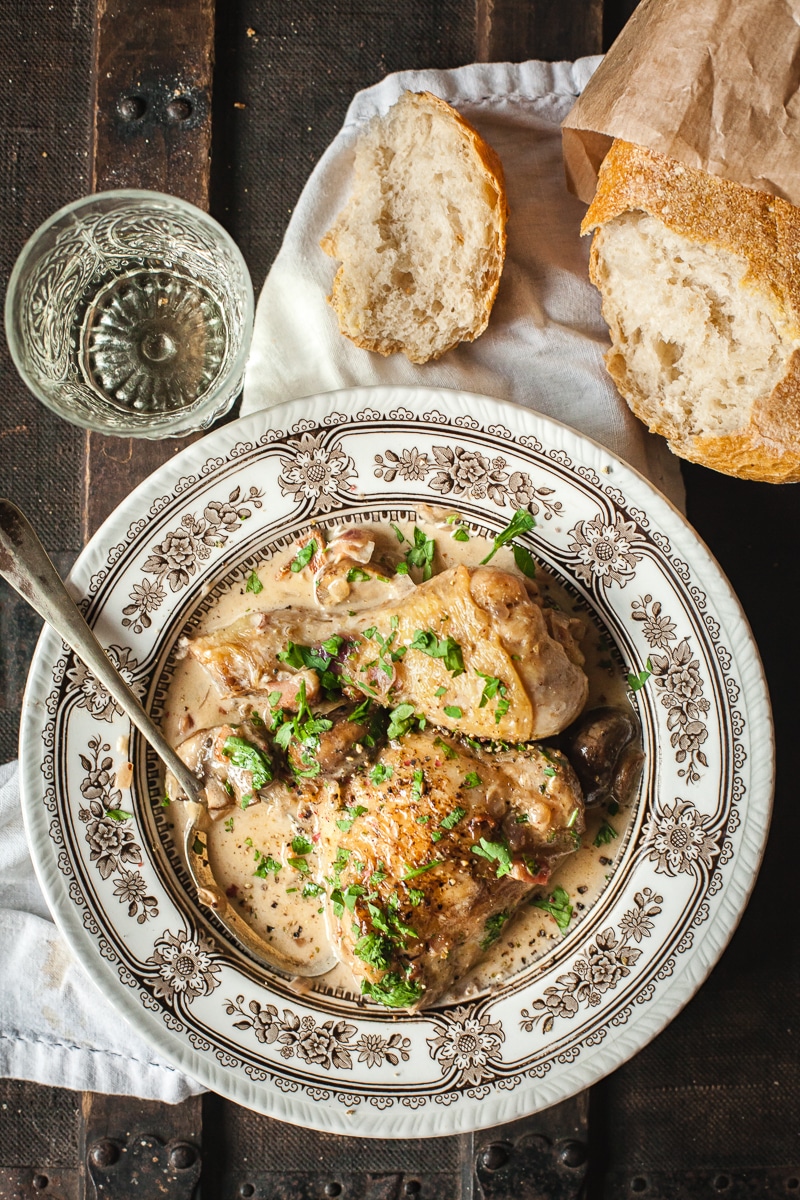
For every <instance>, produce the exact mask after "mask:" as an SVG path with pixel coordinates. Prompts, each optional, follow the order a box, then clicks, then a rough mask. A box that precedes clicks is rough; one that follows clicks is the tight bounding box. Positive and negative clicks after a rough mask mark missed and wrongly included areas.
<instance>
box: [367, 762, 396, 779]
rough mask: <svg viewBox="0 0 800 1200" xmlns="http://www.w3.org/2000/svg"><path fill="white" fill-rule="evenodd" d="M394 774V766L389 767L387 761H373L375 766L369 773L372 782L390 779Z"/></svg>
mask: <svg viewBox="0 0 800 1200" xmlns="http://www.w3.org/2000/svg"><path fill="white" fill-rule="evenodd" d="M393 775H394V767H390V766H389V765H388V764H387V763H382V762H379V763H375V766H374V767H373V768H372V770H371V771H370V773H369V777H370V779H371V780H372V782H373V783H374V784H379V783H383V781H384V780H385V779H391V778H392V776H393Z"/></svg>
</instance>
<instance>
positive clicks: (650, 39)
mask: <svg viewBox="0 0 800 1200" xmlns="http://www.w3.org/2000/svg"><path fill="white" fill-rule="evenodd" d="M613 138H623V139H625V140H626V141H629V142H637V143H638V144H639V145H643V146H648V147H649V148H650V149H651V150H656V151H659V152H660V153H661V154H666V155H669V157H670V158H676V159H678V160H680V161H681V162H684V163H686V165H687V166H690V167H701V168H703V169H704V170H706V171H708V172H710V173H711V174H713V175H721V176H723V177H724V178H726V179H732V180H735V181H736V182H738V183H742V184H744V185H745V186H747V187H752V188H756V189H758V190H759V191H762V192H771V193H772V194H773V195H775V196H781V197H783V198H784V199H785V200H789V201H790V202H791V203H792V204H796V205H800V0H642V3H640V5H639V7H638V8H637V9H636V11H635V12H634V14H633V16H632V17H631V19H630V21H629V22H628V24H627V25H626V26H625V28H624V29H623V31H622V33H621V34H620V36H619V37H618V38H617V40H616V41H615V42H614V45H613V46H612V47H611V49H610V50H609V52H608V54H607V55H606V57H605V59H604V61H603V62H602V63H601V65H600V67H599V68H598V70H597V71H596V73H595V75H594V76H593V78H592V79H591V80H590V82H589V83H588V85H587V87H586V89H585V90H584V92H583V95H582V96H581V97H580V98H579V100H578V101H577V103H576V104H575V107H574V108H573V109H572V111H571V112H570V114H569V116H568V117H567V118H566V120H565V121H564V124H563V147H564V163H565V167H566V171H567V180H568V183H569V185H570V187H571V189H572V190H573V191H574V192H576V193H577V195H579V196H580V197H581V199H582V200H585V201H586V202H587V203H589V202H590V201H591V199H592V197H593V196H594V191H595V184H596V182H597V172H598V170H599V167H600V164H601V162H602V161H603V158H604V157H605V154H606V152H607V150H608V147H609V146H610V145H611V140H612V139H613Z"/></svg>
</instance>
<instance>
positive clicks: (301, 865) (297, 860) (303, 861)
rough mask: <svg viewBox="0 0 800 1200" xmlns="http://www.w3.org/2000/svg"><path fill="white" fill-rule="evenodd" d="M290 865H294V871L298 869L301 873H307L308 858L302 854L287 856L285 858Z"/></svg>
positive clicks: (308, 867)
mask: <svg viewBox="0 0 800 1200" xmlns="http://www.w3.org/2000/svg"><path fill="white" fill-rule="evenodd" d="M286 861H287V862H288V864H289V866H290V867H294V869H295V871H299V872H300V874H301V875H308V873H309V871H310V870H311V867H310V866H309V865H308V859H307V858H304V857H302V856H300V857H294V858H287V860H286Z"/></svg>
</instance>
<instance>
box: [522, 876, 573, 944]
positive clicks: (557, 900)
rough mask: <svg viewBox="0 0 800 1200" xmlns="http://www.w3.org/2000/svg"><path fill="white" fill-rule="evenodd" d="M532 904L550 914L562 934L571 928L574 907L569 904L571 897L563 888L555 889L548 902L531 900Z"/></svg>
mask: <svg viewBox="0 0 800 1200" xmlns="http://www.w3.org/2000/svg"><path fill="white" fill-rule="evenodd" d="M531 904H532V906H533V907H534V908H541V909H543V910H544V911H545V912H546V913H549V914H550V916H551V917H552V918H553V920H554V921H555V923H556V925H557V926H558V928H559V929H560V930H561V931H562V933H563V932H564V930H565V929H568V928H569V923H570V921H571V920H572V905H571V904H570V902H569V895H568V894H567V892H565V891H564V889H563V888H562V887H557V888H554V890H553V892H552V894H551V895H550V896H549V897H548V898H547V899H546V900H541V899H540V900H531Z"/></svg>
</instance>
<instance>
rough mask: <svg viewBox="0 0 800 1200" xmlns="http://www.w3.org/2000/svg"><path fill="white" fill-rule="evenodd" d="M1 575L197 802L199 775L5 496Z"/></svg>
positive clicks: (0, 508) (0, 519) (0, 507)
mask: <svg viewBox="0 0 800 1200" xmlns="http://www.w3.org/2000/svg"><path fill="white" fill-rule="evenodd" d="M0 575H2V576H3V578H4V579H5V580H7V582H8V583H10V584H11V586H12V587H13V588H14V589H15V591H17V592H19V594H20V596H22V597H23V599H25V600H27V601H28V604H30V605H31V607H32V608H34V609H36V611H37V612H38V614H39V616H40V617H44V619H45V621H46V622H47V623H48V625H51V626H52V627H53V629H54V630H55V631H56V633H57V634H58V635H59V637H60V638H61V639H62V641H64V642H66V644H67V645H68V646H69V647H70V649H71V650H74V652H75V653H76V654H77V655H78V657H79V658H81V659H82V660H83V662H84V664H85V665H86V666H87V667H88V668H89V670H90V671H91V672H92V674H93V675H94V677H95V679H97V680H98V681H99V682H100V683H101V684H102V685H103V687H104V688H105V689H106V691H107V692H108V693H109V695H111V696H112V697H113V698H114V700H116V702H117V704H118V705H119V706H120V708H121V709H122V710H123V712H124V713H126V714H127V716H129V717H130V719H131V721H132V722H133V724H134V725H135V726H136V728H137V729H138V730H139V732H140V733H141V734H142V735H143V736H144V738H145V740H146V741H147V742H149V744H150V745H151V746H152V747H153V749H154V750H155V752H156V754H157V755H158V756H159V758H160V759H161V761H162V762H163V763H164V764H165V765H166V766H167V767H168V768H169V770H170V771H171V772H172V774H173V775H174V776H175V778H176V779H177V781H178V783H179V784H180V786H181V788H182V789H183V791H184V792H185V793H186V795H187V796H188V798H189V799H190V800H198V801H200V796H201V792H202V788H201V784H200V782H199V780H198V779H197V778H196V777H195V776H194V775H193V774H192V772H191V771H190V770H189V768H188V767H187V766H186V764H185V763H184V762H183V760H182V759H180V758H179V757H178V755H177V754H176V753H175V751H174V750H173V749H172V747H171V746H170V744H169V742H168V741H167V740H166V738H165V737H164V735H163V734H162V733H161V730H160V729H159V728H158V726H157V725H156V724H154V722H153V721H151V719H150V717H149V716H148V715H147V713H146V712H145V711H144V709H143V708H142V706H141V704H140V703H139V700H138V698H137V697H136V696H135V695H134V693H133V692H132V691H131V689H130V687H129V686H128V684H127V683H126V682H125V680H124V679H123V678H122V676H121V675H120V673H119V672H118V671H117V669H116V667H114V666H113V665H112V663H111V662H109V660H108V658H107V657H106V655H105V653H104V651H103V649H102V647H101V645H100V643H99V642H98V640H97V638H96V637H95V635H94V633H93V632H92V630H91V629H90V628H89V626H88V625H87V623H86V621H85V619H84V617H83V615H82V613H81V612H80V610H79V609H78V607H77V605H76V604H75V601H74V600H73V599H72V597H71V596H70V594H69V592H68V591H67V589H66V588H65V587H64V584H63V581H62V579H61V576H60V575H59V574H58V572H57V571H56V569H55V567H54V566H53V564H52V562H51V561H50V559H49V558H48V556H47V553H46V551H45V549H44V547H43V546H42V543H41V542H40V541H39V539H38V537H37V536H36V534H35V533H34V531H33V528H32V526H31V524H30V522H29V521H28V519H27V517H25V516H24V514H23V513H22V512H20V510H19V509H18V508H17V506H16V505H15V504H12V503H11V501H10V500H5V499H0Z"/></svg>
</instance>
